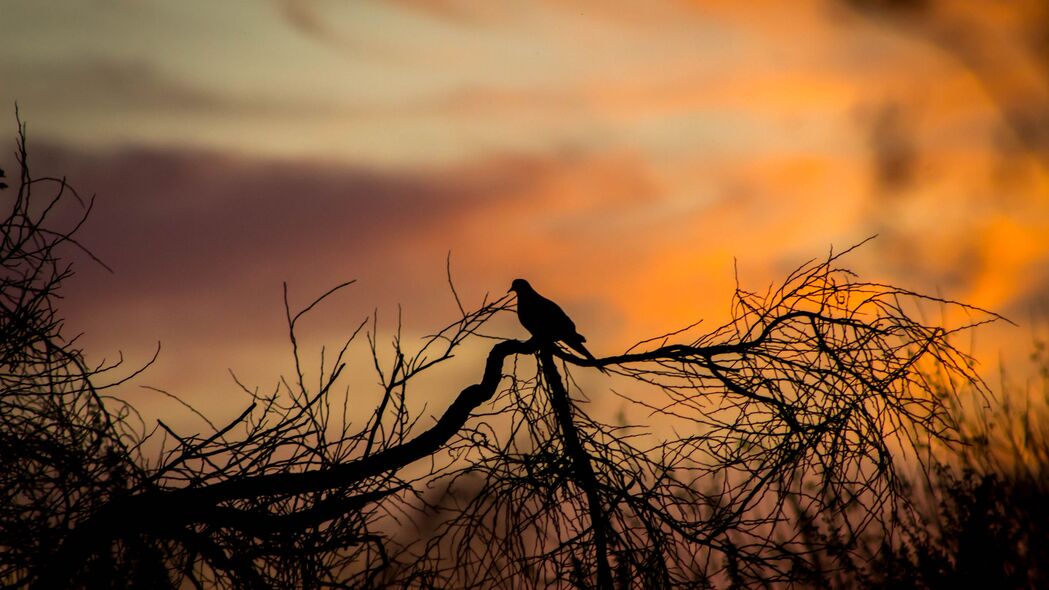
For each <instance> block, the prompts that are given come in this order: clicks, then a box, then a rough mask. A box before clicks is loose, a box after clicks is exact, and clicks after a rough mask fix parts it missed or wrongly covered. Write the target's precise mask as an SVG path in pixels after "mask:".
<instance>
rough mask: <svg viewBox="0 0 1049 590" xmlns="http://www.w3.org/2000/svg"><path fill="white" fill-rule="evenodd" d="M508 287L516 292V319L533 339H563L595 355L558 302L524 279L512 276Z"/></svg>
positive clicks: (582, 350)
mask: <svg viewBox="0 0 1049 590" xmlns="http://www.w3.org/2000/svg"><path fill="white" fill-rule="evenodd" d="M510 290H511V291H514V292H516V293H517V319H518V320H519V321H520V322H521V325H522V326H524V329H525V330H528V332H529V333H531V334H532V336H533V337H534V338H536V339H537V340H540V341H543V342H563V343H565V345H566V346H568V347H569V348H571V349H572V350H575V351H576V352H578V353H579V354H581V355H583V356H584V357H586V358H588V359H590V360H594V355H592V354H590V351H589V350H587V349H586V347H585V346H583V343H584V342H586V338H584V337H583V335H582V334H580V333H579V332H578V331H576V327H575V323H574V322H572V318H570V317H568V314H566V313H565V312H564V310H563V309H561V307H560V306H559V305H557V304H556V303H554V302H553V301H550V300H549V299H547V298H546V297H543V296H542V295H540V294H539V293H537V292H536V291H535V289H533V288H532V285H530V284H529V283H528V281H526V280H524V279H514V282H513V284H511V286H510Z"/></svg>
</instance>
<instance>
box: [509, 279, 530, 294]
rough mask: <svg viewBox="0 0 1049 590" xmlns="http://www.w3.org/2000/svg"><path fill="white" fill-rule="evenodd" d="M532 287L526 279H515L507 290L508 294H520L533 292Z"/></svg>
mask: <svg viewBox="0 0 1049 590" xmlns="http://www.w3.org/2000/svg"><path fill="white" fill-rule="evenodd" d="M531 290H532V286H531V285H529V284H528V281H526V280H524V279H514V282H512V283H510V288H509V289H507V291H506V292H507V293H510V292H511V291H512V292H514V293H520V292H521V291H531Z"/></svg>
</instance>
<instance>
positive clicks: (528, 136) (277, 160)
mask: <svg viewBox="0 0 1049 590" xmlns="http://www.w3.org/2000/svg"><path fill="white" fill-rule="evenodd" d="M478 6H480V7H478ZM1046 6H1047V5H1046V4H1045V2H1044V1H1042V0H1027V1H1022V0H1015V1H1001V2H945V1H942V0H940V1H938V0H925V1H917V0H913V1H910V2H908V1H901V0H897V1H886V0H882V1H878V0H798V1H795V2H771V1H750V2H738V1H727V0H714V1H695V2H685V1H667V2H652V1H636V2H627V1H622V2H605V1H598V0H585V1H581V2H564V3H562V2H549V1H537V2H507V3H498V2H493V3H488V2H485V3H476V2H468V1H466V0H461V1H460V0H436V1H433V2H427V1H424V0H398V1H391V2H364V1H357V2H350V1H341V0H284V1H277V0H272V1H268V2H263V1H258V0H251V1H248V0H239V1H223V2H203V1H199V0H193V1H189V0H184V1H180V2H161V1H160V0H90V1H83V2H62V1H58V0H2V1H0V105H7V106H6V107H5V108H6V111H7V112H6V114H4V113H2V112H0V121H2V123H0V131H2V136H3V137H5V138H6V141H8V144H7V145H8V146H9V148H8V149H6V150H4V152H3V153H2V154H0V166H2V167H3V168H4V169H6V170H8V171H9V172H10V171H11V170H12V169H14V168H15V162H14V157H13V148H14V141H15V137H16V126H15V116H14V108H13V105H14V103H15V102H16V101H17V102H18V105H19V108H20V112H21V117H22V119H23V120H24V121H25V123H26V125H27V128H28V137H29V151H30V158H31V162H30V163H31V165H32V166H33V172H34V173H36V174H38V175H40V174H49V175H58V176H66V177H67V178H68V179H69V180H70V182H71V183H72V184H73V185H74V186H76V187H77V188H78V189H79V190H80V191H81V192H82V193H85V194H92V193H93V194H95V195H96V196H97V197H96V198H97V202H96V207H95V211H94V213H93V214H92V218H91V220H90V222H89V223H88V225H87V226H86V227H85V228H84V230H83V233H82V235H81V241H82V242H83V243H84V244H85V245H87V246H88V247H89V248H90V249H91V250H92V251H93V252H94V253H95V254H96V255H97V256H98V257H99V258H101V259H102V260H103V261H105V262H106V264H108V265H109V266H110V267H112V268H113V270H114V273H112V274H110V273H109V272H107V271H105V270H104V269H102V268H100V267H98V266H95V265H92V264H90V263H89V262H88V261H86V260H78V262H77V264H78V267H77V268H78V276H77V278H76V279H75V280H74V281H73V282H71V283H69V284H68V285H67V286H66V290H65V293H66V296H67V299H66V300H65V301H64V302H63V305H64V308H63V309H64V310H65V315H66V317H68V319H69V321H68V330H69V332H70V334H75V333H78V332H84V333H85V335H84V337H83V340H82V344H83V346H84V347H85V348H86V350H87V353H88V357H89V358H91V359H95V360H100V359H101V358H103V357H106V358H110V359H112V358H115V357H116V356H117V355H118V353H119V352H120V351H122V352H123V354H124V355H125V357H126V358H127V360H128V366H129V367H130V366H133V365H135V364H140V363H142V362H144V361H145V360H147V359H148V358H149V357H150V356H151V353H152V350H153V348H154V347H155V345H156V343H157V342H158V341H159V342H161V343H162V353H161V356H160V358H159V360H158V362H157V364H156V365H155V366H154V367H152V368H151V369H150V370H149V371H148V372H147V373H146V374H145V375H144V376H142V377H140V378H139V379H137V380H136V381H134V382H133V383H132V384H130V385H128V386H125V387H124V389H123V390H122V391H123V392H124V395H125V396H126V397H130V398H134V399H140V400H142V402H141V403H143V404H145V407H147V408H157V409H156V411H157V412H161V413H162V412H164V411H166V410H164V409H163V408H164V407H166V406H163V403H162V402H161V401H158V400H157V397H156V394H154V393H152V392H150V391H147V390H143V389H140V388H138V386H139V385H151V386H155V387H160V388H164V389H166V390H169V391H172V392H174V393H178V394H180V395H182V396H183V397H185V398H186V399H187V400H189V401H191V402H193V403H195V404H198V405H200V406H203V407H206V408H212V409H213V410H214V411H215V412H217V413H219V414H222V413H225V412H231V411H234V408H236V407H240V406H242V405H243V398H236V397H235V396H233V395H232V392H233V391H234V387H233V383H232V380H231V378H230V376H229V373H228V371H227V369H233V370H234V371H235V372H236V373H237V374H238V376H240V377H241V379H242V380H243V381H245V382H246V383H248V384H252V385H254V384H258V385H260V386H261V387H262V388H263V389H268V388H270V387H271V386H272V384H273V383H275V382H276V378H277V376H278V375H279V374H280V373H282V372H286V371H287V369H288V367H289V365H288V344H287V342H286V338H285V329H284V325H283V322H284V316H283V309H282V307H281V305H282V304H281V283H282V281H287V282H288V283H289V290H290V292H291V299H292V303H293V305H303V304H305V303H307V302H308V301H309V300H310V299H311V298H312V297H313V296H316V295H318V294H319V293H321V292H323V291H324V290H326V289H327V288H329V287H331V286H333V285H335V284H337V283H339V282H341V281H343V280H348V279H357V280H358V282H357V283H356V284H355V285H354V286H353V287H351V288H350V290H348V291H347V292H346V293H345V294H344V295H343V296H340V297H339V298H337V299H336V300H334V301H333V302H332V305H331V306H329V307H327V308H324V309H323V310H321V311H320V312H319V313H318V315H317V316H316V317H315V318H314V319H315V321H313V322H312V323H309V324H308V325H307V326H306V327H305V329H306V330H307V331H308V332H309V335H310V337H311V340H310V342H311V343H319V342H335V341H337V340H338V338H339V337H340V336H344V335H346V334H348V333H349V332H350V331H352V329H353V328H354V327H356V325H357V324H358V323H359V322H360V321H361V320H362V319H363V318H365V317H367V316H369V315H370V314H371V313H372V311H373V310H374V309H376V308H378V313H379V318H380V323H381V325H383V326H385V328H386V330H387V331H385V332H384V333H383V335H381V337H380V338H381V340H383V341H386V340H388V339H389V337H390V333H389V331H388V329H389V328H392V327H393V326H394V325H395V324H396V318H397V314H398V305H400V307H401V309H402V313H403V321H404V329H405V338H406V341H408V342H409V344H410V342H411V341H413V340H412V339H414V338H418V337H419V336H421V335H423V334H426V333H429V332H431V331H433V330H435V329H437V328H439V327H442V326H443V325H445V324H447V323H450V322H451V321H453V320H454V319H455V318H456V315H457V311H456V307H455V302H454V300H453V299H452V297H451V295H450V294H449V292H448V288H447V285H446V280H445V261H446V258H447V256H448V253H449V252H451V261H452V272H453V275H454V277H455V281H456V286H457V288H458V290H459V293H460V294H461V295H462V296H463V298H464V300H465V301H464V302H465V303H467V304H477V303H479V302H480V300H481V298H482V297H483V295H484V294H485V293H486V292H488V293H491V294H493V295H495V296H501V294H502V293H503V292H504V291H505V290H506V289H507V287H509V285H510V281H511V280H512V279H513V278H515V277H526V278H528V279H530V280H531V281H532V283H533V284H534V285H535V286H536V288H537V289H538V290H539V291H540V292H541V293H543V294H546V295H548V296H550V297H552V298H554V299H556V300H557V301H559V302H560V303H561V304H562V306H563V307H564V308H565V309H566V310H567V311H568V312H569V313H570V314H571V315H572V316H573V318H574V319H575V320H576V324H577V325H578V326H579V329H580V331H581V332H582V333H584V334H585V335H586V336H587V338H588V341H589V342H590V343H591V346H590V348H591V350H593V351H594V352H595V353H596V354H598V355H602V354H612V353H616V352H621V351H622V350H623V349H624V348H626V347H627V346H629V345H630V344H632V343H633V342H636V341H638V340H641V339H645V338H648V337H651V336H654V335H658V334H661V333H665V332H668V331H670V330H673V329H676V328H680V327H683V326H684V325H687V324H690V323H692V322H693V321H695V320H697V319H700V318H705V319H706V321H707V322H709V323H710V325H711V327H713V326H716V325H718V324H720V323H722V322H723V321H725V320H726V319H727V312H728V308H729V302H730V296H731V293H732V288H733V285H734V281H735V277H734V272H735V271H734V267H738V272H739V278H740V281H741V283H742V284H743V285H744V286H746V287H749V288H751V289H754V290H762V289H764V288H765V287H766V286H767V285H768V284H769V283H771V282H774V281H777V280H779V279H781V278H782V277H783V276H785V274H786V273H787V272H789V271H790V270H791V269H793V268H794V267H796V266H798V265H799V264H801V263H802V262H805V261H806V260H808V259H811V258H815V257H821V256H825V255H826V254H827V253H828V252H829V251H830V249H831V248H832V247H833V248H834V249H835V250H841V249H844V248H846V247H848V246H851V245H853V244H855V243H857V242H859V241H862V240H863V239H865V238H867V237H869V236H871V235H874V234H878V236H879V237H878V238H877V239H876V240H874V241H872V242H871V243H869V244H867V245H866V246H864V247H863V248H862V249H861V250H860V251H858V252H857V253H856V254H855V256H853V257H852V258H851V259H850V261H849V264H850V266H851V267H852V269H853V270H854V271H856V272H858V273H859V275H860V277H861V278H866V279H870V280H879V281H889V282H892V283H894V284H898V285H899V286H901V287H904V288H909V289H913V290H918V291H923V292H928V293H930V294H933V295H938V296H942V297H946V298H950V299H955V300H960V301H964V302H967V303H971V304H974V305H978V306H983V307H986V308H988V309H991V310H993V311H996V312H999V313H1001V314H1003V315H1005V316H1008V317H1009V318H1010V319H1012V320H1013V321H1015V322H1016V323H1017V324H1018V327H1006V326H1001V327H997V328H991V329H988V330H986V331H984V332H979V333H977V336H976V339H975V343H974V344H973V345H974V346H975V347H976V348H977V352H978V356H979V357H980V358H981V359H982V360H984V362H985V364H986V365H987V367H988V369H989V372H991V373H993V372H994V371H996V370H997V363H998V360H999V358H1001V359H1002V360H1004V361H1006V362H1007V363H1009V366H1010V367H1012V368H1013V369H1014V370H1015V371H1017V372H1022V371H1023V370H1025V368H1024V367H1025V366H1024V364H1023V363H1024V362H1025V358H1026V356H1025V355H1026V353H1027V351H1028V350H1029V349H1030V344H1031V341H1032V338H1033V337H1035V336H1038V335H1040V336H1042V337H1043V338H1044V337H1046V336H1049V331H1047V328H1046V314H1047V311H1049V308H1047V295H1049V8H1047V7H1046ZM929 311H930V312H932V313H933V314H935V313H936V309H935V308H930V310H929ZM1039 318H1041V319H1039ZM492 331H493V332H494V333H498V334H499V335H502V336H506V337H517V336H523V330H521V328H520V327H518V326H516V324H514V323H513V322H512V321H504V322H502V323H497V324H496V325H493V328H492ZM1000 351H1001V352H1000ZM357 352H363V348H362V349H360V350H358V351H357ZM457 362H459V363H461V364H460V365H457V367H458V368H457V369H455V371H458V372H460V373H456V375H459V376H455V375H449V376H447V383H448V389H447V391H443V392H441V393H440V394H439V395H438V396H437V397H438V399H448V398H449V397H450V396H451V395H454V393H455V392H457V391H458V389H459V388H461V387H462V386H463V385H465V384H466V383H468V382H469V381H470V380H471V379H472V378H475V377H476V375H478V374H479V368H478V367H477V365H476V363H474V362H473V361H472V360H471V359H469V358H467V359H461V360H458V361H457ZM358 365H359V366H360V367H361V368H360V373H359V376H358V377H354V379H361V380H363V381H364V382H370V381H374V378H373V377H370V376H369V374H368V370H369V367H368V365H367V363H363V364H362V363H358ZM355 375H358V374H356V373H355ZM227 394H230V395H227ZM435 395H436V394H435ZM229 400H233V401H229ZM154 403H155V404H157V405H154V406H150V405H149V404H154ZM435 403H436V402H435ZM436 406H437V407H434V408H433V410H434V411H437V408H438V407H439V406H440V403H436Z"/></svg>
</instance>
